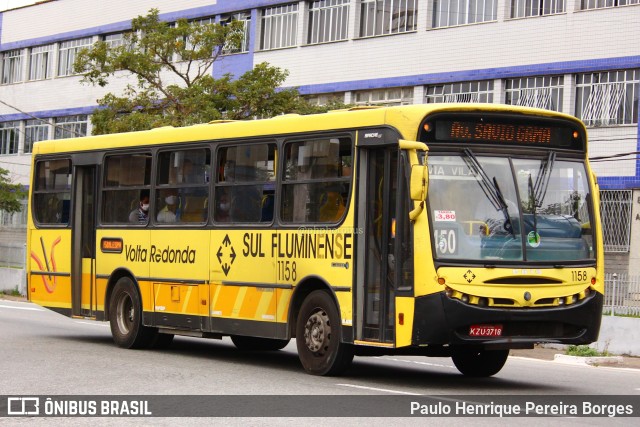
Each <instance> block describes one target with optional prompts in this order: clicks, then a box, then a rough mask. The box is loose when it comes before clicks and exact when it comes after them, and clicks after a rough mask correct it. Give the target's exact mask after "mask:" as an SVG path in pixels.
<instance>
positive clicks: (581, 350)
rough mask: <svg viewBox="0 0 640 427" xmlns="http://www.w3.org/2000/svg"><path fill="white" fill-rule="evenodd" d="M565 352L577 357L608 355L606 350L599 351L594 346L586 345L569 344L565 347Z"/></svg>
mask: <svg viewBox="0 0 640 427" xmlns="http://www.w3.org/2000/svg"><path fill="white" fill-rule="evenodd" d="M567 354H568V355H569V356H578V357H597V356H608V353H607V352H604V353H601V352H599V351H598V350H596V349H595V348H591V347H589V346H588V345H570V346H569V348H568V349H567Z"/></svg>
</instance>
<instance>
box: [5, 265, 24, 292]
mask: <svg viewBox="0 0 640 427" xmlns="http://www.w3.org/2000/svg"><path fill="white" fill-rule="evenodd" d="M16 288H17V289H18V292H20V293H21V294H22V295H26V294H27V274H26V272H25V270H23V269H19V268H3V267H0V292H2V291H9V292H10V291H13V290H15V289H16Z"/></svg>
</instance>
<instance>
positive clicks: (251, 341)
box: [231, 335, 289, 351]
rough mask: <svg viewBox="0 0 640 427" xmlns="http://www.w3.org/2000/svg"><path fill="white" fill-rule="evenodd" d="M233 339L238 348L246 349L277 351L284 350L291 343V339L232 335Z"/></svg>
mask: <svg viewBox="0 0 640 427" xmlns="http://www.w3.org/2000/svg"><path fill="white" fill-rule="evenodd" d="M231 341H233V345H235V346H236V348H238V350H245V351H276V350H282V349H283V348H285V347H286V346H287V344H289V340H277V339H272V338H260V337H245V336H242V335H231Z"/></svg>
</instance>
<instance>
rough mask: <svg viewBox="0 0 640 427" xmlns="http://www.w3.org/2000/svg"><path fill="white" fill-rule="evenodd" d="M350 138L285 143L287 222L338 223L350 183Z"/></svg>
mask: <svg viewBox="0 0 640 427" xmlns="http://www.w3.org/2000/svg"><path fill="white" fill-rule="evenodd" d="M351 156H352V142H351V138H347V137H342V138H318V139H312V140H307V141H299V142H290V143H288V144H286V145H285V174H284V178H283V182H282V202H281V203H282V205H281V217H282V220H283V221H285V222H293V223H307V222H312V223H315V222H324V223H336V222H338V221H340V219H341V218H342V217H343V214H344V211H345V209H346V203H347V198H348V195H349V192H350V187H351V166H350V165H351V158H352V157H351Z"/></svg>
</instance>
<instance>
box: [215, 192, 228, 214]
mask: <svg viewBox="0 0 640 427" xmlns="http://www.w3.org/2000/svg"><path fill="white" fill-rule="evenodd" d="M217 199H218V202H217V203H216V208H215V213H214V219H215V220H216V221H218V222H229V221H230V220H231V218H230V217H229V210H230V209H231V203H230V200H229V195H228V194H227V192H226V191H224V190H222V189H221V190H219V193H218V197H217Z"/></svg>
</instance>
